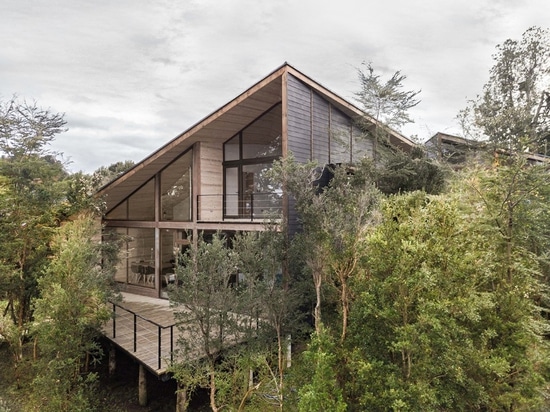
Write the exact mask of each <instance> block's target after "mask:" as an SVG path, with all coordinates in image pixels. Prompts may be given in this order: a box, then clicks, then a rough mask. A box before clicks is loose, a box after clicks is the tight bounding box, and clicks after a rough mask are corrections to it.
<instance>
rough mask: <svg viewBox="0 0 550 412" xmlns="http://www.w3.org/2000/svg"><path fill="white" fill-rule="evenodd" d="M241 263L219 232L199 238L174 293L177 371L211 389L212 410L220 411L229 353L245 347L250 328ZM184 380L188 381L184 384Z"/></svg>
mask: <svg viewBox="0 0 550 412" xmlns="http://www.w3.org/2000/svg"><path fill="white" fill-rule="evenodd" d="M236 268H237V261H236V257H235V255H234V254H233V253H232V251H231V250H230V249H229V248H228V247H227V246H226V239H225V238H224V237H222V236H221V235H220V234H219V233H218V234H215V235H214V236H213V237H212V241H211V242H207V241H206V240H204V239H203V237H202V236H201V237H199V238H198V239H196V241H195V242H193V243H192V246H191V248H190V249H189V252H188V253H187V254H185V255H183V256H180V257H179V258H178V266H177V269H176V275H177V278H178V280H179V281H180V282H181V284H182V285H181V287H177V288H174V289H173V290H172V292H171V293H170V302H171V304H172V305H173V306H174V307H175V309H176V311H175V317H176V320H177V322H178V329H179V331H180V333H181V336H182V337H181V338H180V339H179V340H178V351H179V356H182V359H184V362H183V363H177V364H176V365H174V366H173V369H174V371H175V376H176V378H178V380H179V381H180V382H181V383H182V384H183V385H187V386H188V387H187V388H184V389H183V390H186V391H187V392H188V393H189V394H190V393H191V392H192V390H193V389H194V388H193V387H192V386H191V387H190V386H189V385H190V384H191V385H195V386H198V387H204V388H208V389H209V392H210V407H211V408H212V410H214V411H217V410H219V408H220V405H219V402H220V401H221V400H222V399H223V397H222V395H223V393H224V389H225V388H224V379H223V378H224V375H223V372H222V370H220V368H219V367H218V365H219V362H220V360H221V356H222V354H223V352H224V351H225V350H228V349H229V348H231V347H233V346H235V345H237V344H238V343H240V342H241V340H242V338H243V335H244V334H245V330H246V329H247V328H248V327H250V326H251V324H250V322H251V319H250V318H249V317H246V318H245V317H241V316H239V313H240V312H241V311H240V306H241V305H242V304H244V303H245V302H243V301H241V300H239V299H238V295H237V293H236V291H235V290H234V289H233V287H232V277H233V276H235V275H236V274H237V273H236ZM183 377H185V378H186V379H188V381H187V382H186V381H183V380H182V379H181V378H183Z"/></svg>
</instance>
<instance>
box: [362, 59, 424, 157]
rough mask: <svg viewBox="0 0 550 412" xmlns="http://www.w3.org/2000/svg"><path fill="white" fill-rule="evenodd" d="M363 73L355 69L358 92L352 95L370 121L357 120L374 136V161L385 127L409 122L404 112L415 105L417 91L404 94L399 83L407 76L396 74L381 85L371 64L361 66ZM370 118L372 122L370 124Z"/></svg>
mask: <svg viewBox="0 0 550 412" xmlns="http://www.w3.org/2000/svg"><path fill="white" fill-rule="evenodd" d="M363 66H364V67H365V70H362V69H361V68H358V69H357V73H358V77H359V82H360V90H359V91H358V92H357V93H355V96H356V99H357V101H358V102H359V103H360V104H361V106H362V108H363V110H364V111H365V112H366V113H367V114H368V115H370V116H371V118H365V119H358V120H359V125H360V126H362V127H363V129H364V130H365V131H366V132H369V131H370V132H369V133H370V134H372V136H373V137H374V156H373V157H374V158H375V159H378V157H379V154H380V153H379V152H380V149H381V147H380V145H382V147H385V146H387V145H388V138H387V137H388V134H389V130H388V128H395V129H398V130H399V129H400V128H401V127H402V126H403V125H405V124H407V123H411V122H412V121H413V120H412V119H411V118H410V117H409V114H408V111H409V110H410V109H412V108H413V107H415V106H416V105H418V104H419V103H420V100H418V99H417V96H418V94H419V93H420V90H418V91H404V90H402V89H403V82H404V81H405V80H406V79H407V76H405V75H403V74H401V72H400V71H396V72H395V73H394V74H393V75H392V76H391V78H390V79H389V80H387V81H386V82H385V83H383V82H382V80H381V78H380V75H378V74H375V72H374V68H373V67H372V64H371V63H363ZM372 119H374V123H373V122H372Z"/></svg>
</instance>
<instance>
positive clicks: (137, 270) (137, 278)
mask: <svg viewBox="0 0 550 412" xmlns="http://www.w3.org/2000/svg"><path fill="white" fill-rule="evenodd" d="M130 270H131V271H132V275H133V279H132V283H139V282H141V280H142V277H143V274H142V272H141V265H139V264H137V263H131V264H130Z"/></svg>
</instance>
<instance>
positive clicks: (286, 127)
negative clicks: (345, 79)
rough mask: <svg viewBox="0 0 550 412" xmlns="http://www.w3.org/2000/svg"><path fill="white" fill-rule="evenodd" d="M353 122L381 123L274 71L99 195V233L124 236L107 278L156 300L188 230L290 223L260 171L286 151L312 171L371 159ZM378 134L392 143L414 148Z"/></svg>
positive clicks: (368, 141) (287, 71)
mask: <svg viewBox="0 0 550 412" xmlns="http://www.w3.org/2000/svg"><path fill="white" fill-rule="evenodd" d="M359 117H361V118H363V119H367V121H368V122H367V123H368V125H369V126H367V129H368V128H374V127H384V126H383V125H381V124H378V123H377V121H376V120H374V119H372V118H370V117H368V116H367V115H366V114H365V113H363V112H362V111H361V110H360V109H358V108H357V107H356V106H354V105H353V104H351V103H350V102H348V101H346V100H344V99H343V98H341V97H339V96H338V95H336V94H335V93H333V92H331V91H330V90H328V89H327V88H325V87H323V86H321V85H320V84H319V83H317V82H315V81H314V80H312V79H311V78H310V77H308V76H306V75H305V74H303V73H302V72H300V71H298V70H297V69H295V68H294V67H292V66H291V65H289V64H286V63H285V64H283V65H282V66H281V67H279V68H277V69H276V70H275V71H273V72H272V73H270V74H269V75H267V76H266V77H264V78H263V79H262V80H260V81H259V82H257V83H256V84H254V85H253V86H252V87H250V88H249V89H248V90H246V91H245V92H243V93H242V94H240V95H239V96H237V97H236V98H235V99H233V100H231V101H230V102H229V103H227V104H226V105H224V106H222V107H221V108H219V109H218V110H216V111H214V112H213V113H211V114H210V115H208V116H207V117H205V118H204V119H202V120H201V121H199V122H198V123H196V124H195V125H193V126H192V127H190V128H189V129H187V130H186V131H184V132H183V133H181V134H180V135H179V136H177V137H176V138H174V139H173V140H172V141H170V142H168V143H167V144H165V145H164V146H162V147H161V148H160V149H158V150H157V151H155V152H154V153H152V154H151V155H150V156H148V157H147V158H145V159H144V160H142V161H141V162H139V163H138V164H136V165H135V166H134V167H133V168H132V169H131V170H129V171H128V172H126V173H125V174H123V175H121V176H120V177H118V178H117V179H116V180H114V181H112V182H111V183H109V184H107V185H106V186H104V187H103V188H102V189H101V190H100V191H99V195H100V196H102V197H103V198H104V199H105V202H106V206H107V209H106V214H105V217H104V221H103V223H104V226H105V230H106V232H109V231H114V232H117V233H120V234H123V235H126V236H128V238H129V239H131V240H130V241H129V242H128V244H127V249H126V250H124V251H123V252H124V254H123V258H122V262H121V264H120V265H119V267H118V269H117V272H116V276H115V280H116V281H117V282H118V283H119V284H120V285H121V288H122V290H123V291H125V292H128V293H133V294H137V295H143V296H149V297H154V298H162V297H165V296H166V294H165V291H166V286H167V285H168V284H169V283H170V282H171V280H172V276H173V275H172V273H173V256H174V252H175V251H178V250H179V251H183V250H185V248H186V247H188V245H189V242H190V238H188V234H191V236H190V237H191V238H192V237H196V235H197V234H198V233H201V232H202V233H204V234H206V235H208V234H209V233H214V232H216V231H222V232H225V233H228V234H231V233H234V232H236V231H255V230H262V229H263V227H264V221H265V219H266V218H268V217H270V216H273V215H274V214H277V213H282V214H284V215H286V216H287V217H288V220H289V222H290V223H289V224H290V225H295V224H296V216H295V213H294V211H293V209H292V205H291V203H290V202H289V200H288V199H287V198H286V196H284V194H283V192H282V190H281V188H279V187H277V185H276V184H274V182H272V181H270V179H269V177H268V176H267V174H266V172H267V171H268V170H269V169H270V168H271V167H272V163H273V161H274V160H276V159H279V158H281V157H284V156H287V155H288V154H289V153H292V154H293V156H294V157H295V159H296V160H297V161H300V162H306V161H310V160H314V161H317V162H318V163H319V164H320V165H324V164H338V163H350V162H354V161H357V160H359V159H360V158H361V157H364V156H369V157H373V156H374V153H375V150H376V148H375V141H374V139H373V138H371V137H365V136H368V134H366V133H365V132H364V131H363V130H361V128H360V127H359V126H358V125H357V122H356V119H357V118H359ZM363 124H364V122H363ZM363 128H364V127H363ZM384 128H385V127H384ZM385 129H386V130H387V132H388V134H389V140H390V142H391V144H392V145H393V146H395V147H398V148H400V149H402V150H404V151H409V150H410V149H411V148H412V147H413V143H412V142H411V141H410V140H409V139H407V138H406V137H404V136H402V135H401V134H399V133H397V132H395V131H393V130H389V129H387V128H385ZM193 235H194V236H193Z"/></svg>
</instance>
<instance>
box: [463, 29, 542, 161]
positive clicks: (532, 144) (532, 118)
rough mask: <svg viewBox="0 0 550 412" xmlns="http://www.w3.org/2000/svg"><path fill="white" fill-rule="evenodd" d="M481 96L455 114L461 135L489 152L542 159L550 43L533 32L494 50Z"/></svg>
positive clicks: (537, 30)
mask: <svg viewBox="0 0 550 412" xmlns="http://www.w3.org/2000/svg"><path fill="white" fill-rule="evenodd" d="M496 49H497V52H496V53H495V55H494V56H493V60H494V61H495V64H494V65H493V67H492V68H491V70H490V76H489V80H488V82H487V83H486V84H485V86H484V87H483V92H482V93H481V95H479V96H478V97H477V98H476V99H474V100H471V101H470V102H469V105H468V107H467V108H466V109H464V110H463V111H462V112H461V113H460V114H459V119H460V120H461V123H462V124H463V127H464V129H465V132H466V133H467V134H468V135H470V136H471V137H473V138H477V139H483V140H488V141H489V142H490V143H491V147H492V148H493V149H494V148H497V149H498V148H500V149H505V150H512V151H518V152H523V151H525V150H529V151H531V152H541V153H546V148H545V147H546V145H547V143H548V142H547V140H548V137H549V136H550V95H549V94H548V93H549V92H550V89H548V87H549V81H550V65H549V64H550V37H549V33H548V30H544V29H541V28H539V27H531V28H529V29H528V30H526V31H525V32H524V33H523V36H522V38H521V39H520V40H519V41H518V40H512V39H508V40H506V41H505V42H504V43H502V44H500V45H498V46H497V47H496Z"/></svg>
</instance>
